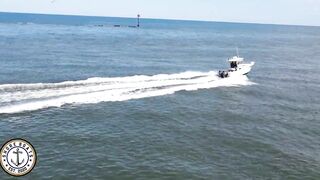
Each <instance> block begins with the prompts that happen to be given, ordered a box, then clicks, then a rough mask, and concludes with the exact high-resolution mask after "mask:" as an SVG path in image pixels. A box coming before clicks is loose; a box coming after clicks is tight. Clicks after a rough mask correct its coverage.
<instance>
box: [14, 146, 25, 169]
mask: <svg viewBox="0 0 320 180" xmlns="http://www.w3.org/2000/svg"><path fill="white" fill-rule="evenodd" d="M13 154H16V155H17V161H16V162H14V161H13V160H12V159H11V162H12V163H13V164H14V165H16V166H17V167H19V166H20V165H21V164H22V163H23V162H24V159H23V160H22V161H21V162H20V160H19V154H22V151H19V148H17V151H13Z"/></svg>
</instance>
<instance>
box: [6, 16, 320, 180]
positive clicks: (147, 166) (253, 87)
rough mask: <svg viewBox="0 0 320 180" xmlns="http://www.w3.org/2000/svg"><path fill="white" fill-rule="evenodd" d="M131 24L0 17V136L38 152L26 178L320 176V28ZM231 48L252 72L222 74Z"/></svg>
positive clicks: (95, 19) (119, 20)
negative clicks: (27, 144) (223, 76)
mask: <svg viewBox="0 0 320 180" xmlns="http://www.w3.org/2000/svg"><path fill="white" fill-rule="evenodd" d="M135 23H136V21H135V19H126V18H99V17H77V16H48V15H32V14H29V15H27V14H11V13H0V47H1V48H0V69H1V70H0V127H1V131H0V141H1V142H0V143H1V144H2V143H4V142H5V141H7V140H9V139H11V138H24V139H27V140H28V141H30V142H31V143H32V144H33V146H34V147H35V148H36V150H37V154H38V162H37V165H36V167H35V169H34V170H33V171H32V172H31V173H30V174H28V175H27V176H25V177H24V178H23V179H53V178H54V179H72V178H76V179H148V180H149V179H176V180H178V179H320V114H319V113H320V103H319V102H320V83H319V82H320V80H319V79H320V74H319V68H320V28H319V27H302V26H279V25H258V24H236V23H215V22H194V21H168V20H152V19H151V20H150V19H149V20H147V19H142V24H141V25H142V26H141V28H129V27H127V26H129V25H135ZM114 24H120V25H123V26H122V27H120V28H116V27H113V25H114ZM97 25H104V26H97ZM236 47H238V48H239V50H240V55H241V56H243V57H245V58H246V59H247V60H248V61H255V62H256V64H255V66H254V68H253V70H252V71H251V73H250V74H249V75H248V76H242V77H237V78H230V79H219V78H217V76H216V73H217V71H219V70H221V69H225V68H227V66H228V65H227V63H226V59H227V58H229V57H231V56H233V55H235V54H236V52H235V48H236ZM0 179H11V177H10V176H8V175H7V174H5V173H4V172H3V171H0Z"/></svg>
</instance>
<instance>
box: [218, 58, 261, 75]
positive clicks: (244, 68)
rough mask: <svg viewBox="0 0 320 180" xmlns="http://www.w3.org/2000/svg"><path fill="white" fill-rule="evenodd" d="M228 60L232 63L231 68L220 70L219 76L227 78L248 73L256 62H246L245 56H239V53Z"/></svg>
mask: <svg viewBox="0 0 320 180" xmlns="http://www.w3.org/2000/svg"><path fill="white" fill-rule="evenodd" d="M228 62H229V63H230V68H229V69H228V70H225V71H219V74H218V76H219V77H221V78H226V77H232V76H240V75H247V74H248V73H249V72H250V71H251V69H252V66H253V65H254V64H255V63H254V62H251V63H244V58H241V57H239V55H237V56H234V57H232V58H230V59H228Z"/></svg>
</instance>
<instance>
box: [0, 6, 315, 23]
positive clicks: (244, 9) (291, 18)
mask: <svg viewBox="0 0 320 180" xmlns="http://www.w3.org/2000/svg"><path fill="white" fill-rule="evenodd" d="M0 11H1V12H21V13H43V14H65V15H89V16H112V17H135V16H136V15H137V14H138V13H139V14H141V15H142V17H144V18H157V19H182V20H205V21H225V22H246V23H266V24H293V25H313V26H320V0H268V1H263V0H223V1H222V0H197V1H195V0H116V1H115V0H113V1H111V0H90V1H89V0H0Z"/></svg>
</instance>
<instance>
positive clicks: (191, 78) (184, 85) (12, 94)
mask: <svg viewBox="0 0 320 180" xmlns="http://www.w3.org/2000/svg"><path fill="white" fill-rule="evenodd" d="M251 84H253V83H251V82H250V81H249V80H248V79H247V77H246V76H239V77H232V78H225V79H220V78H218V77H217V72H214V71H210V72H183V73H179V74H160V75H154V76H143V75H139V76H129V77H115V78H90V79H87V80H81V81H66V82H62V83H37V84H5V85H0V114H4V113H19V112H23V111H33V110H39V109H43V108H48V107H60V106H62V105H65V104H73V103H76V104H89V103H99V102H108V101H125V100H130V99H140V98H146V97H154V96H162V95H167V94H173V93H175V92H177V91H181V90H186V91H193V90H198V89H208V88H214V87H220V86H240V85H251Z"/></svg>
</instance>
